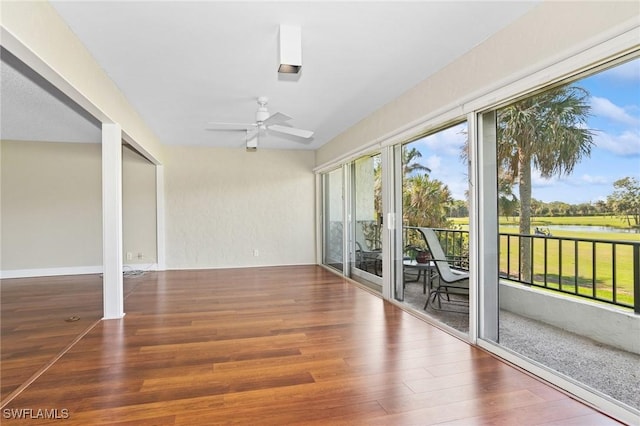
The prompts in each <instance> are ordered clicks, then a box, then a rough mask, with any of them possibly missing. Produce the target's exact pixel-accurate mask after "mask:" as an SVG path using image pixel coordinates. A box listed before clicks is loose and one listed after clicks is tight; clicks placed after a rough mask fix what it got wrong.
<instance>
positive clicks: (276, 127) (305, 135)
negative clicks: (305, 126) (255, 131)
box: [269, 124, 313, 139]
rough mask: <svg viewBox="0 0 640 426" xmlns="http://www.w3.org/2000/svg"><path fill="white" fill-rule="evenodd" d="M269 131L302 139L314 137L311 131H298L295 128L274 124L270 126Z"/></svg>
mask: <svg viewBox="0 0 640 426" xmlns="http://www.w3.org/2000/svg"><path fill="white" fill-rule="evenodd" d="M269 130H273V131H274V132H280V133H285V134H287V135H293V136H298V137H300V138H305V139H309V138H310V137H312V136H313V132H312V131H311V130H302V129H296V128H294V127H287V126H280V125H279V124H273V125H271V126H269Z"/></svg>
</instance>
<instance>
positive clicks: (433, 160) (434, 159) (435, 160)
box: [424, 155, 442, 173]
mask: <svg viewBox="0 0 640 426" xmlns="http://www.w3.org/2000/svg"><path fill="white" fill-rule="evenodd" d="M441 164H442V157H440V156H438V155H430V156H428V157H427V158H426V159H425V161H424V165H425V166H427V167H428V168H429V169H431V172H432V173H437V172H438V171H439V170H440V165H441Z"/></svg>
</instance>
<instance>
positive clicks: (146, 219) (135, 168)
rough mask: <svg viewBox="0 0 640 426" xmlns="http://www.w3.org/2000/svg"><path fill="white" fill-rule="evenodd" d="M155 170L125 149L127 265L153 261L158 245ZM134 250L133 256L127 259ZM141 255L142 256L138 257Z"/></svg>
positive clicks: (124, 231) (125, 240)
mask: <svg viewBox="0 0 640 426" xmlns="http://www.w3.org/2000/svg"><path fill="white" fill-rule="evenodd" d="M156 235H157V231H156V169H155V166H154V165H153V164H151V163H150V162H149V161H148V160H146V159H145V158H143V157H142V156H141V155H140V154H138V153H136V152H134V151H132V150H131V149H128V148H125V149H123V151H122V253H123V261H124V263H125V264H126V265H134V264H145V265H146V264H154V263H156V262H157V260H158V256H157V246H156V244H157V243H156ZM127 253H131V255H132V258H131V259H128V258H127ZM139 254H142V257H141V258H140V257H139Z"/></svg>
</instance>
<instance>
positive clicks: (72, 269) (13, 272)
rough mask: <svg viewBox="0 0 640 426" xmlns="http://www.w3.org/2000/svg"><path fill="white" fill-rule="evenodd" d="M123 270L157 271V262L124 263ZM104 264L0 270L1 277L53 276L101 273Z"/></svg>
mask: <svg viewBox="0 0 640 426" xmlns="http://www.w3.org/2000/svg"><path fill="white" fill-rule="evenodd" d="M122 269H123V272H127V271H157V270H158V265H157V264H156V263H134V264H127V265H122ZM101 273H102V265H97V266H67V267H62V268H38V269H10V270H7V271H0V279H8V278H31V277H53V276H58V275H87V274H101Z"/></svg>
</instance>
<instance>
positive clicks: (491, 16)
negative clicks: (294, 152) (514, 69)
mask: <svg viewBox="0 0 640 426" xmlns="http://www.w3.org/2000/svg"><path fill="white" fill-rule="evenodd" d="M536 3H537V2H505V1H497V2H484V1H441V2H435V1H425V2H416V1H414V2H397V1H393V2H392V1H388V2H380V1H378V2H362V1H359V2H326V1H325V2H309V1H300V2H264V1H258V2H177V1H176V2H107V1H104V2H69V1H54V2H53V6H54V7H55V9H56V10H57V11H58V12H59V13H60V15H61V16H62V18H63V19H64V20H65V21H66V22H67V23H68V25H69V27H70V28H71V30H72V31H73V32H74V33H75V34H76V35H77V36H78V37H79V38H80V40H82V42H83V43H84V44H85V45H86V47H87V49H88V50H89V51H90V52H91V54H92V55H93V57H94V58H95V59H96V61H97V62H98V63H99V64H100V65H101V66H102V68H103V69H104V70H105V71H106V72H107V74H108V75H109V76H110V77H111V78H112V79H113V80H114V81H115V83H116V84H117V85H118V87H119V88H120V89H121V90H122V92H123V93H124V94H125V96H126V97H127V98H128V99H129V101H130V102H131V104H132V105H133V106H134V107H135V108H136V109H137V110H138V111H139V113H140V115H141V116H142V118H143V119H144V120H145V121H146V122H147V124H148V125H149V126H150V127H151V129H152V130H153V131H154V132H155V133H156V135H157V136H158V138H159V139H160V141H161V142H163V143H166V144H179V145H206V146H221V147H242V146H243V142H244V134H243V133H241V132H231V131H216V132H213V131H206V130H205V128H206V127H207V122H210V121H225V122H243V123H251V122H253V121H254V116H255V111H256V108H257V104H256V98H257V97H258V96H267V97H268V98H269V105H268V108H269V111H270V112H271V113H274V112H277V111H279V112H283V113H285V114H287V115H289V116H291V117H293V119H292V120H291V121H290V122H289V124H291V125H292V126H294V127H298V128H302V129H308V130H313V131H315V135H314V138H313V140H312V141H311V143H307V144H301V143H299V141H296V140H294V139H295V138H293V137H275V136H274V135H273V134H272V135H271V136H269V137H267V138H263V139H261V140H260V147H261V148H287V149H288V148H301V149H316V148H318V147H319V146H321V145H323V144H324V143H326V142H328V141H329V140H331V139H332V138H334V137H335V136H336V135H338V134H340V133H341V132H343V131H344V130H346V129H347V128H349V127H350V126H352V125H354V124H355V123H357V122H358V121H360V120H361V119H363V118H364V117H366V116H367V115H369V114H370V113H372V112H373V111H375V110H376V109H378V108H380V107H382V106H383V105H384V104H386V103H388V102H390V101H391V100H393V99H394V98H396V97H398V96H399V95H400V94H402V93H403V92H405V91H406V90H408V89H409V88H411V87H413V86H415V85H416V84H417V83H419V82H420V81H422V80H424V79H425V78H426V77H428V76H429V75H431V74H433V73H434V72H436V71H438V70H439V69H441V68H443V67H444V66H445V65H446V64H448V63H450V62H451V61H453V60H454V59H456V58H457V57H459V56H461V55H462V54H464V53H465V52H467V51H469V50H470V49H472V48H473V47H474V46H476V45H477V44H479V43H481V42H482V41H483V40H485V39H486V38H488V37H490V36H491V35H492V34H493V33H495V32H496V31H498V30H500V29H501V28H503V27H505V26H506V25H508V24H509V23H511V22H512V21H514V20H515V19H517V18H518V17H519V16H521V15H522V14H524V13H526V12H527V11H528V10H530V9H531V8H532V7H534V6H535V4H536ZM280 24H290V25H299V26H301V28H302V61H303V67H302V72H301V74H300V75H298V76H294V77H292V76H291V75H281V74H280V75H279V74H278V73H277V62H278V59H277V55H278V26H279V25H280ZM2 65H3V67H2V68H3V73H2V98H3V105H2V120H3V122H2V137H3V138H7V139H31V140H33V139H34V138H36V139H42V138H46V137H47V135H43V134H38V133H37V132H36V130H37V127H39V126H34V125H33V123H34V121H33V120H29V122H28V123H25V122H24V120H23V121H20V120H19V119H20V118H23V119H24V114H22V113H20V112H19V111H16V112H15V114H10V113H5V111H6V109H7V108H9V109H11V108H22V109H23V110H24V109H25V108H27V110H28V107H27V106H25V105H21V103H22V104H24V103H25V102H27V101H29V99H31V98H33V101H34V102H36V103H37V105H39V109H38V110H37V111H38V113H39V114H40V115H41V116H45V115H46V111H44V110H43V108H44V109H46V108H51V109H52V110H57V109H58V108H60V105H59V102H58V103H57V104H56V103H55V102H51V101H50V102H48V103H47V102H44V101H42V100H40V101H37V100H36V99H35V98H37V96H36V95H35V94H33V93H34V92H33V89H34V87H29V84H25V83H22V82H18V81H15V80H16V79H17V77H19V76H20V75H21V74H18V73H13V72H12V70H11V69H8V70H5V68H10V67H6V66H5V63H4V61H3V64H2ZM469 72H473V70H469ZM5 74H6V75H5ZM5 79H6V81H5ZM25 92H26V93H31V94H30V95H28V97H27V98H29V99H27V98H25V97H24V96H21V95H22V94H23V93H25ZM35 93H37V90H36V92H35ZM16 98H17V99H16ZM20 98H22V100H20ZM34 111H35V110H34ZM59 114H60V111H58V115H59ZM5 119H7V120H9V121H6V122H5ZM81 121H82V122H84V125H86V124H87V121H86V120H84V119H83V120H81ZM13 123H16V124H13ZM56 123H60V119H59V117H58V119H57V120H53V121H52V124H51V125H53V126H54V127H55V126H56V125H57V124H56ZM57 126H58V127H63V126H60V125H59V124H58V125H57ZM92 126H93V125H92ZM93 127H95V126H93ZM34 132H36V133H35V134H34V135H29V133H34ZM41 133H42V132H41ZM80 134H81V133H80ZM74 137H78V134H76V135H75V136H74ZM80 137H83V136H80ZM84 137H88V136H84ZM98 137H99V133H98ZM59 138H60V135H58V136H56V139H59Z"/></svg>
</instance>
